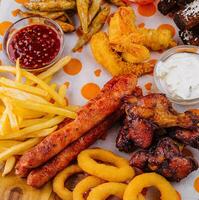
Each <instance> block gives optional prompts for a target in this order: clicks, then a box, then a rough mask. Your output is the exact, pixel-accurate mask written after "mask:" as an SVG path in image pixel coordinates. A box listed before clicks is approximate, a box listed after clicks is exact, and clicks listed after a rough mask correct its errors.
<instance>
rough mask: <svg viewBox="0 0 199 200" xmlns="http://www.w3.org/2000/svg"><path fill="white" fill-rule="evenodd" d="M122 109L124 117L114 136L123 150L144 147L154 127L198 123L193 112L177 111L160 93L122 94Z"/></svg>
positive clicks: (146, 145)
mask: <svg viewBox="0 0 199 200" xmlns="http://www.w3.org/2000/svg"><path fill="white" fill-rule="evenodd" d="M122 110H123V112H124V113H125V114H126V117H125V120H124V124H123V127H122V128H121V129H120V131H119V135H118V137H117V139H116V146H117V148H118V149H119V150H120V151H125V152H132V151H133V149H134V148H135V147H140V148H144V149H145V148H148V147H149V146H150V145H151V143H152V140H153V135H154V131H155V130H159V129H162V128H168V127H176V126H178V127H182V128H192V127H195V126H196V125H197V123H198V122H199V115H198V114H197V113H194V112H192V111H187V112H185V113H177V112H176V111H175V110H174V109H173V108H172V106H171V103H170V102H169V101H168V99H167V98H166V96H165V95H162V94H149V95H147V96H142V97H134V96H129V97H126V98H125V99H124V105H123V106H122Z"/></svg>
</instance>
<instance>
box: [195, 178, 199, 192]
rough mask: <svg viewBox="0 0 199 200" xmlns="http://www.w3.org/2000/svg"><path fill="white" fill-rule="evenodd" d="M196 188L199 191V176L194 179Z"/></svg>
mask: <svg viewBox="0 0 199 200" xmlns="http://www.w3.org/2000/svg"><path fill="white" fill-rule="evenodd" d="M194 188H195V190H196V191H197V192H199V177H198V178H196V179H195V181H194Z"/></svg>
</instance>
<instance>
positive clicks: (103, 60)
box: [90, 32, 154, 76]
mask: <svg viewBox="0 0 199 200" xmlns="http://www.w3.org/2000/svg"><path fill="white" fill-rule="evenodd" d="M90 46H91V50H92V52H93V55H94V57H95V59H96V60H97V62H98V63H100V64H101V65H102V66H103V67H104V68H106V69H107V70H108V71H109V72H110V73H111V74H112V75H113V76H114V75H118V74H128V73H133V74H135V75H137V76H142V75H144V74H147V73H151V72H153V69H154V64H152V63H150V62H146V63H140V64H132V63H130V62H125V61H123V60H122V58H121V57H120V56H119V55H118V54H117V53H116V52H115V51H114V50H112V49H111V46H110V45H109V41H108V36H107V34H106V33H104V32H99V33H96V34H95V35H94V36H93V37H92V39H91V42H90Z"/></svg>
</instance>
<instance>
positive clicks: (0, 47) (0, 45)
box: [0, 43, 3, 51]
mask: <svg viewBox="0 0 199 200" xmlns="http://www.w3.org/2000/svg"><path fill="white" fill-rule="evenodd" d="M2 49H3V45H2V44H1V43H0V51H2Z"/></svg>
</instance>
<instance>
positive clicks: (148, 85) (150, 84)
mask: <svg viewBox="0 0 199 200" xmlns="http://www.w3.org/2000/svg"><path fill="white" fill-rule="evenodd" d="M144 87H145V88H146V90H151V88H152V83H150V82H148V83H146V84H145V86H144Z"/></svg>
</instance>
